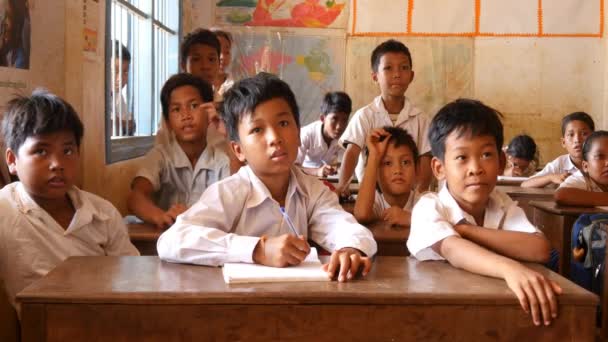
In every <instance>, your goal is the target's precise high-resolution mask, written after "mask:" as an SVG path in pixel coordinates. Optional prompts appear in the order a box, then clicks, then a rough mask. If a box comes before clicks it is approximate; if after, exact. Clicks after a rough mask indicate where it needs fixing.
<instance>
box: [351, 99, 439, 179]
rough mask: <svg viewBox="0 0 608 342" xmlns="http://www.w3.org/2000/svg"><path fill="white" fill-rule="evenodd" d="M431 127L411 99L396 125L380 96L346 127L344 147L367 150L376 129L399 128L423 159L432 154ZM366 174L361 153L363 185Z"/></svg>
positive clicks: (359, 170)
mask: <svg viewBox="0 0 608 342" xmlns="http://www.w3.org/2000/svg"><path fill="white" fill-rule="evenodd" d="M430 124H431V120H430V119H429V118H428V117H427V116H426V115H424V114H423V112H422V111H421V110H420V109H418V108H417V107H415V106H414V105H413V104H412V102H411V101H410V100H409V99H408V98H407V97H406V98H405V103H404V105H403V109H402V110H401V112H400V113H399V116H398V118H397V121H396V122H395V124H393V122H392V121H391V119H390V117H389V113H388V111H387V110H386V108H385V107H384V102H382V97H381V96H377V97H376V98H375V99H374V100H373V101H372V103H370V104H369V105H367V106H365V107H363V108H361V109H359V110H357V112H355V114H354V115H353V117H352V119H351V120H350V121H349V123H348V126H346V130H345V131H344V133H343V134H342V137H340V145H342V146H346V144H348V143H353V144H355V145H357V146H359V147H360V148H361V149H362V150H363V148H364V147H365V140H366V139H367V136H368V135H369V134H370V133H371V131H372V130H373V129H375V128H382V127H384V126H395V127H400V128H403V129H405V130H406V131H407V132H408V133H409V134H410V135H411V136H412V138H414V141H415V142H416V147H418V152H419V154H420V155H423V154H425V153H428V152H430V151H431V144H430V143H429V138H428V134H427V133H428V130H429V125H430ZM364 173H365V161H364V153H363V152H361V154H360V155H359V161H358V163H357V166H356V168H355V174H356V176H357V179H359V181H361V179H363V174H364Z"/></svg>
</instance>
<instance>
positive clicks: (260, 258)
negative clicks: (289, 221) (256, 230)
mask: <svg viewBox="0 0 608 342" xmlns="http://www.w3.org/2000/svg"><path fill="white" fill-rule="evenodd" d="M308 253H310V246H309V245H308V242H307V241H306V239H304V237H303V236H294V235H292V234H283V235H280V236H277V237H272V238H266V237H265V236H262V238H261V239H260V241H259V242H258V244H257V245H256V246H255V249H254V250H253V262H255V263H256V264H261V265H266V266H272V267H286V266H289V265H298V264H300V263H301V262H302V261H304V259H306V256H307V255H308Z"/></svg>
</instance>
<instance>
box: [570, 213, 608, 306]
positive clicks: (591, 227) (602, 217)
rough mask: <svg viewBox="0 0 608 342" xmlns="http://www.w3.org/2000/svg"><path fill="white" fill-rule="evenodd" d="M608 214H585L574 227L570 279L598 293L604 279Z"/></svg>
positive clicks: (600, 290)
mask: <svg viewBox="0 0 608 342" xmlns="http://www.w3.org/2000/svg"><path fill="white" fill-rule="evenodd" d="M607 232H608V214H583V215H581V216H580V217H579V218H578V219H577V220H576V222H575V223H574V226H573V227H572V243H571V247H572V259H571V262H570V279H571V280H572V281H574V282H575V283H577V284H578V285H580V286H582V287H584V288H586V289H588V290H589V291H592V292H594V293H596V294H598V295H600V294H601V293H602V286H603V280H604V267H605V265H604V256H605V254H606V236H607V235H608V234H607Z"/></svg>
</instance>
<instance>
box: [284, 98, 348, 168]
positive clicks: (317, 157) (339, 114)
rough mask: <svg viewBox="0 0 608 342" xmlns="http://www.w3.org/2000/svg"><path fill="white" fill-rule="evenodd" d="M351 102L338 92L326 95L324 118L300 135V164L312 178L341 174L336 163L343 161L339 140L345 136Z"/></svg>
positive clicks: (323, 108)
mask: <svg viewBox="0 0 608 342" xmlns="http://www.w3.org/2000/svg"><path fill="white" fill-rule="evenodd" d="M351 110H352V102H351V100H350V97H349V96H348V94H346V93H344V92H341V91H336V92H331V93H327V94H325V97H324V98H323V103H322V104H321V117H320V120H317V121H315V122H313V123H311V124H309V125H306V126H304V127H302V129H301V132H300V140H301V145H300V150H299V151H298V159H297V160H296V163H297V164H300V165H302V170H304V172H306V173H308V174H309V175H313V176H317V177H327V176H330V175H335V174H336V173H337V172H338V170H336V166H335V165H334V162H336V161H338V159H341V158H340V157H342V152H343V150H342V147H341V146H340V144H339V143H338V139H340V136H342V133H344V129H346V124H347V123H348V116H349V115H350V112H351Z"/></svg>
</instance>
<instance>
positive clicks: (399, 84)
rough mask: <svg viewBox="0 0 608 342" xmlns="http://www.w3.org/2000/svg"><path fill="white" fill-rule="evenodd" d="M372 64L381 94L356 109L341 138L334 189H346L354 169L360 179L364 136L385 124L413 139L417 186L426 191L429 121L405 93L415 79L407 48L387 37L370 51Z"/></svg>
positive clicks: (362, 166) (341, 190)
mask: <svg viewBox="0 0 608 342" xmlns="http://www.w3.org/2000/svg"><path fill="white" fill-rule="evenodd" d="M371 66H372V79H373V80H374V82H376V83H377V84H378V86H379V87H380V96H378V97H376V98H375V99H374V100H373V101H372V103H370V104H369V105H367V106H365V107H363V108H361V109H359V110H358V111H357V112H355V115H354V116H353V118H352V119H351V120H350V122H349V123H348V126H347V127H346V130H345V131H344V134H342V138H340V142H341V143H342V145H343V146H346V151H345V152H344V158H343V160H342V167H341V170H340V181H339V183H338V186H337V187H336V191H337V192H338V193H340V194H341V193H344V192H347V189H348V185H349V183H350V180H351V178H352V176H353V172H355V173H356V176H357V179H358V180H359V182H361V180H362V179H363V174H364V169H365V161H364V158H363V156H362V155H361V151H362V150H363V148H364V147H365V139H366V138H367V136H368V135H369V133H371V131H372V130H373V129H374V128H381V127H384V126H394V127H400V128H403V129H405V130H406V131H407V132H408V133H409V134H410V135H411V136H412V137H413V138H414V141H415V142H416V146H417V147H418V151H419V152H420V162H419V165H418V167H419V172H418V173H417V176H418V179H417V187H418V189H419V190H420V191H425V190H427V189H428V187H429V184H430V181H431V176H432V175H431V169H430V161H431V156H430V151H431V146H430V145H429V141H428V138H427V131H428V127H429V122H430V120H429V118H428V117H427V116H426V115H424V114H423V113H422V111H421V110H420V109H418V108H416V107H415V106H414V104H413V103H412V102H411V101H410V100H409V99H408V98H407V97H406V96H405V91H406V90H407V88H408V87H409V85H410V83H411V82H412V81H413V80H414V71H413V69H412V66H413V65H412V56H411V54H410V51H409V49H408V48H407V47H406V46H405V45H403V43H401V42H398V41H396V40H393V39H390V40H387V41H385V42H383V43H382V44H380V45H378V46H377V47H376V48H375V49H374V51H373V52H372V57H371Z"/></svg>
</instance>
